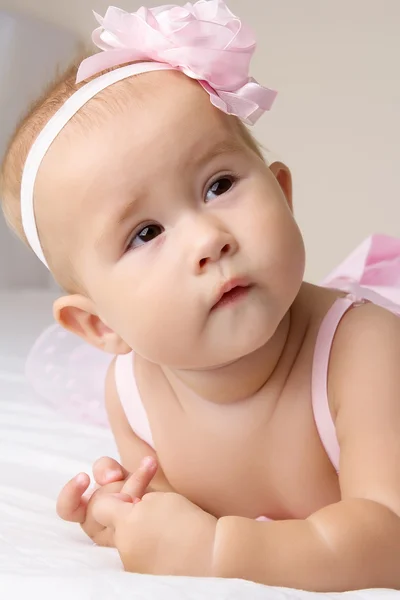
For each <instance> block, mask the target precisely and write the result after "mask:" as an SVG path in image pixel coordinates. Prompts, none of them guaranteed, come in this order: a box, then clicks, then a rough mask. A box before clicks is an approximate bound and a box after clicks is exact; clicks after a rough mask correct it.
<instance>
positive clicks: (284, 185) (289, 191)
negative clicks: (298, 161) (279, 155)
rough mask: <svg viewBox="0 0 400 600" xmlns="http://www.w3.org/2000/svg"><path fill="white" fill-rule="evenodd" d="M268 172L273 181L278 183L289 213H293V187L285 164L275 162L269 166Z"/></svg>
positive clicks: (290, 175)
mask: <svg viewBox="0 0 400 600" xmlns="http://www.w3.org/2000/svg"><path fill="white" fill-rule="evenodd" d="M269 168H270V170H271V172H272V173H273V175H274V177H275V179H276V180H277V182H278V183H279V186H280V188H281V190H282V192H283V193H284V195H285V198H286V201H287V203H288V205H289V208H290V210H291V211H293V186H292V174H291V172H290V170H289V167H287V166H286V165H285V164H283V163H282V162H280V161H275V162H273V163H272V164H271V165H270V167H269Z"/></svg>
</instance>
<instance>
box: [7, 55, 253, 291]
mask: <svg viewBox="0 0 400 600" xmlns="http://www.w3.org/2000/svg"><path fill="white" fill-rule="evenodd" d="M81 61H82V57H80V58H79V60H74V61H73V63H72V64H71V65H70V66H69V67H68V68H67V69H66V70H65V71H64V72H63V73H62V74H61V75H60V76H58V77H56V78H55V80H54V81H52V83H51V84H50V85H49V86H48V87H47V89H45V91H44V93H43V94H42V95H41V96H40V97H39V99H38V100H36V101H35V102H34V104H33V105H32V106H31V107H30V108H29V110H28V112H27V114H26V115H25V116H24V117H23V118H22V120H21V122H20V123H19V124H18V126H17V128H16V130H15V132H14V134H13V136H12V138H11V140H10V142H9V144H8V148H7V151H6V154H5V157H4V160H3V163H2V165H1V170H0V202H1V206H2V209H3V213H4V217H5V220H6V222H7V224H8V226H9V227H10V229H11V230H12V231H13V232H14V233H15V234H16V235H17V236H18V237H19V238H20V240H22V241H23V242H24V243H25V244H26V245H27V246H29V244H28V241H27V239H26V236H25V233H24V230H23V227H22V219H21V206H20V190H21V179H22V173H23V168H24V165H25V161H26V158H27V156H28V153H29V150H30V149H31V147H32V144H33V143H34V141H35V140H36V138H37V137H38V135H39V134H40V132H41V131H42V129H43V128H44V127H45V125H46V124H47V122H48V121H49V120H50V119H51V117H52V116H53V115H54V114H55V113H56V112H57V111H58V110H59V109H60V108H61V106H62V105H63V104H64V103H65V102H66V101H67V100H68V98H69V97H70V96H72V95H73V94H74V92H76V91H77V90H78V89H79V88H80V87H82V86H83V85H85V83H87V81H88V80H86V81H83V82H81V83H79V84H77V83H76V74H77V69H78V66H79V64H80V63H81ZM116 68H118V67H117V66H116V67H113V68H110V69H107V71H113V70H114V69H116ZM107 71H103V72H102V73H100V74H97V75H96V76H95V77H98V76H99V75H101V74H103V73H106V72H107ZM133 79H136V78H130V79H127V80H125V81H123V82H119V83H118V84H115V85H114V86H111V87H110V88H107V89H105V90H104V91H103V92H102V93H101V94H99V95H98V96H96V97H95V98H93V99H92V100H91V102H90V103H89V105H90V117H91V121H90V120H88V119H87V116H88V109H87V108H86V107H85V106H84V107H83V108H82V109H81V110H80V111H79V112H78V113H77V114H76V115H75V116H74V118H73V121H74V122H77V123H79V125H80V126H82V127H85V126H86V127H87V126H88V123H90V122H92V121H93V119H94V118H96V117H100V118H101V116H102V115H104V113H110V112H113V111H115V109H116V108H118V107H119V106H121V105H122V104H123V100H124V98H125V97H126V96H125V94H124V93H123V90H127V91H128V92H129V93H131V92H130V87H129V86H130V84H131V82H132V80H133ZM141 86H142V79H141ZM115 87H118V93H115V92H112V90H113V89H114V88H115ZM137 88H138V86H136V88H135V95H136V94H137V93H138V89H137ZM94 103H95V104H96V105H97V107H98V110H95V111H93V105H94ZM232 119H235V121H236V124H237V127H238V131H239V135H240V136H241V137H242V139H243V141H244V142H245V144H246V145H247V146H248V147H249V148H250V149H251V150H253V151H254V152H255V153H256V154H257V155H258V156H259V157H260V158H261V159H262V160H264V159H263V155H262V151H261V147H260V145H259V144H258V143H257V141H256V140H255V138H254V137H253V136H252V134H251V133H250V131H249V130H248V129H247V127H246V126H245V125H244V124H243V123H242V121H240V119H238V118H237V117H232ZM40 241H41V245H42V249H43V253H44V256H45V258H46V261H47V264H48V265H49V268H50V270H51V272H52V274H53V276H54V278H55V279H56V281H57V283H58V284H59V285H60V286H61V287H62V288H63V289H64V290H65V291H66V292H68V293H76V292H78V291H83V288H82V285H81V284H80V283H79V282H78V280H77V277H76V276H75V275H74V268H73V265H72V263H71V261H70V260H69V258H68V252H62V251H61V250H62V249H60V248H59V245H58V249H59V251H58V253H57V255H54V254H52V253H51V252H50V248H49V243H48V240H47V239H46V236H45V235H43V232H41V235H40Z"/></svg>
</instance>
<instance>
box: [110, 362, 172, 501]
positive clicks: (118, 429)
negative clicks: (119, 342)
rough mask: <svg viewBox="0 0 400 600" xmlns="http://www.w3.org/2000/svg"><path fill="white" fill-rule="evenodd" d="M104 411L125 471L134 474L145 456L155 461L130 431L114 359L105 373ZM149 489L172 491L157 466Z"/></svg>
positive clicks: (154, 455) (146, 447) (147, 448)
mask: <svg viewBox="0 0 400 600" xmlns="http://www.w3.org/2000/svg"><path fill="white" fill-rule="evenodd" d="M106 409H107V415H108V420H109V422H110V426H111V430H112V432H113V434H114V438H115V442H116V444H117V448H118V452H119V455H120V458H121V463H122V465H123V467H124V468H125V469H126V471H128V472H129V473H134V472H135V471H136V470H137V469H138V468H139V465H140V463H141V462H142V460H143V459H144V458H145V457H146V456H152V457H154V458H155V459H157V455H156V453H155V452H154V450H153V449H152V448H151V447H150V446H149V445H148V444H146V442H144V441H143V440H141V439H140V438H138V436H137V435H136V434H135V433H134V432H133V431H132V428H131V426H130V425H129V422H128V419H127V418H126V415H125V412H124V410H123V408H122V406H121V402H120V400H119V396H118V392H117V388H116V385H115V359H114V360H113V361H112V363H111V365H110V368H109V370H108V373H107V379H106ZM151 488H152V490H155V491H162V492H170V491H173V489H172V487H171V486H170V484H169V483H168V481H167V479H166V478H165V475H164V473H163V472H162V469H161V468H160V466H158V469H157V473H156V475H155V476H154V478H153V480H152V483H151Z"/></svg>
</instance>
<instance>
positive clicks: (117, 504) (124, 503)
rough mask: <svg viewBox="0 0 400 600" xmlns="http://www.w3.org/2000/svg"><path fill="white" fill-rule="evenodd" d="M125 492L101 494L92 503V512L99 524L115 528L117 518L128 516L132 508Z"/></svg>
mask: <svg viewBox="0 0 400 600" xmlns="http://www.w3.org/2000/svg"><path fill="white" fill-rule="evenodd" d="M129 500H131V498H130V496H127V495H126V494H122V493H121V494H103V495H101V496H99V497H98V498H96V502H94V503H93V508H92V514H93V517H94V518H95V519H96V521H97V522H98V523H100V525H103V527H111V528H113V529H115V526H116V523H117V521H118V520H119V519H122V518H124V517H127V516H129V514H130V511H131V510H132V509H133V505H132V502H129Z"/></svg>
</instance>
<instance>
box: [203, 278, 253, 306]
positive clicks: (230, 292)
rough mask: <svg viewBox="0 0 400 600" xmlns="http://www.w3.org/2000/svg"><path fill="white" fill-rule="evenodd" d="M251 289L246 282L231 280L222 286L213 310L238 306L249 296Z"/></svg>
mask: <svg viewBox="0 0 400 600" xmlns="http://www.w3.org/2000/svg"><path fill="white" fill-rule="evenodd" d="M251 288H252V285H251V284H250V283H249V282H247V281H245V280H240V279H231V280H230V281H228V282H227V283H226V284H225V285H223V286H222V288H221V290H220V292H219V294H218V296H217V299H216V301H215V302H214V304H213V306H212V309H211V310H212V311H214V310H216V309H217V308H222V307H224V306H230V305H232V304H236V303H237V302H239V301H240V300H242V299H243V298H245V297H246V296H247V295H248V293H249V291H250V289H251Z"/></svg>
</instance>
